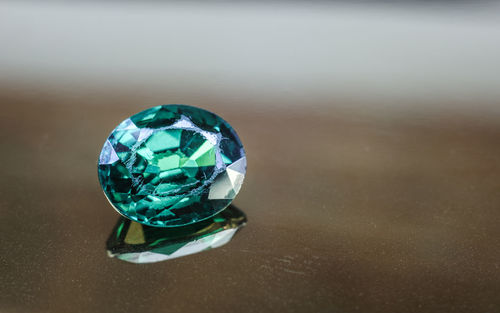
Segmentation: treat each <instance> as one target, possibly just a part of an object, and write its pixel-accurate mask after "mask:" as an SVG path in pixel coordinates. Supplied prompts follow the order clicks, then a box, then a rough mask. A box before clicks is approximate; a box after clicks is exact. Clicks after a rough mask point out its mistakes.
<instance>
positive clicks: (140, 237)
mask: <svg viewBox="0 0 500 313" xmlns="http://www.w3.org/2000/svg"><path fill="white" fill-rule="evenodd" d="M245 223H246V216H245V214H244V213H243V212H242V211H240V210H239V209H238V208H236V207H235V206H233V205H230V206H229V207H228V208H227V209H225V210H223V211H222V212H221V213H219V214H217V215H215V216H213V217H212V218H209V219H206V220H204V221H201V222H199V223H196V224H191V225H187V226H181V227H175V228H172V227H169V228H159V227H151V226H146V225H142V224H139V223H137V222H134V221H131V220H129V219H126V218H124V217H121V218H120V219H119V220H118V223H117V224H116V226H115V228H114V229H113V232H112V233H111V235H110V236H109V238H108V241H107V243H106V249H107V251H108V255H109V256H110V257H116V258H118V259H120V260H124V261H127V262H132V263H153V262H159V261H164V260H169V259H173V258H178V257H182V256H186V255H189V254H194V253H198V252H202V251H206V250H209V249H214V248H217V247H220V246H222V245H224V244H226V243H228V242H229V241H230V240H231V239H232V238H233V236H234V234H235V233H236V231H237V230H238V229H240V228H241V227H243V226H244V225H245Z"/></svg>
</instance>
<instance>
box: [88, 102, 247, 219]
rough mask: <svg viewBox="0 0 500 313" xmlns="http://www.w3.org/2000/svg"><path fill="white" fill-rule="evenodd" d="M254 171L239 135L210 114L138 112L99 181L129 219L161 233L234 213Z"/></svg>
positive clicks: (109, 148) (164, 108) (119, 131)
mask: <svg viewBox="0 0 500 313" xmlns="http://www.w3.org/2000/svg"><path fill="white" fill-rule="evenodd" d="M245 172H246V157H245V151H244V149H243V145H242V144H241V141H240V139H239V138H238V135H237V134H236V132H235V131H234V129H233V128H232V127H231V126H230V125H229V124H228V123H227V122H226V121H224V120H223V119H222V118H220V117H219V116H217V115H215V114H214V113H211V112H208V111H206V110H203V109H200V108H196V107H192V106H186V105H177V104H171V105H161V106H157V107H153V108H150V109H148V110H145V111H142V112H140V113H137V114H135V115H133V116H131V117H130V118H128V119H126V120H125V121H123V122H122V123H120V124H119V125H118V126H117V127H116V128H115V129H114V130H113V131H112V132H111V134H110V135H109V137H108V139H107V140H106V142H105V143H104V146H103V148H102V151H101V154H100V156H99V165H98V175H99V181H100V183H101V186H102V188H103V190H104V193H105V194H106V196H107V198H108V200H109V201H110V202H111V204H112V205H113V206H114V208H115V209H116V210H117V211H118V212H119V213H120V214H122V215H124V216H126V217H128V218H130V219H131V220H133V221H136V222H139V223H141V224H145V225H150V226H157V227H175V226H183V225H189V224H192V223H196V222H199V221H202V220H204V219H207V218H210V217H212V216H214V215H216V214H217V213H219V212H220V211H222V210H223V209H224V208H226V207H227V206H228V205H229V204H230V203H231V201H232V200H233V199H234V197H235V196H236V194H237V193H238V192H239V190H240V188H241V185H242V183H243V179H244V177H245Z"/></svg>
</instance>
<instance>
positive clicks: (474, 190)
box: [0, 1, 500, 313]
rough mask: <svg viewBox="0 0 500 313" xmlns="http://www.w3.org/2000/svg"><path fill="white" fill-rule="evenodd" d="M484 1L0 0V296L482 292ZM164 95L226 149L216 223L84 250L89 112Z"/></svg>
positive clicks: (314, 307) (65, 299) (308, 301)
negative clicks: (193, 111)
mask: <svg viewBox="0 0 500 313" xmlns="http://www.w3.org/2000/svg"><path fill="white" fill-rule="evenodd" d="M499 16H500V3H499V2H493V1H436V2H434V1H399V2H397V1H349V2H348V1H345V2H342V1H333V2H329V1H307V2H305V1H304V2H298V1H297V2H284V1H269V2H266V1H235V2H229V1H205V2H197V1H174V2H163V1H141V2H136V1H44V2H42V1H0V105H1V110H0V122H1V123H0V146H1V147H2V150H1V151H2V152H1V153H0V169H1V172H0V174H1V175H0V220H1V222H2V227H1V229H0V238H1V245H0V312H75V313H77V312H124V311H141V312H161V311H168V312H200V311H203V312H221V311H235V310H236V311H239V312H277V311H283V312H371V313H373V312H384V313H388V312H468V313H470V312H497V311H499V310H500V297H499V294H500V272H499V268H500V263H499V260H500V247H499V245H498V242H499V239H500V228H499V227H498V225H499V223H500V211H499V208H500V192H499V190H500V180H499V179H498V178H499V177H500V145H499V144H498V143H499V138H500V60H499V57H500V19H499ZM165 103H184V104H190V105H196V106H199V107H202V108H205V109H208V110H211V111H213V112H215V113H217V114H219V115H220V116H222V117H223V118H224V119H226V120H227V121H229V122H230V123H231V125H232V126H234V128H235V129H236V130H237V132H238V134H239V135H240V137H241V139H242V141H243V144H244V145H245V148H246V151H247V153H248V172H247V176H246V178H245V183H244V185H243V187H242V189H241V192H240V194H239V195H238V197H237V198H236V199H235V201H234V204H235V205H236V206H237V207H238V208H240V209H241V210H242V211H244V212H245V213H246V215H247V217H248V224H247V226H245V227H244V228H243V229H242V230H241V231H239V232H238V233H237V235H236V236H235V238H234V239H233V240H232V241H231V242H229V243H228V244H227V245H225V246H223V247H221V248H218V249H214V250H211V251H208V252H203V253H199V254H196V255H192V256H188V257H183V258H179V259H175V260H169V261H166V262H160V263H154V264H148V265H146V264H141V265H135V264H129V263H125V262H122V261H120V260H117V259H110V258H108V256H107V255H106V250H105V242H106V240H107V238H108V236H109V234H110V233H111V231H112V228H113V227H114V225H115V223H116V219H117V218H118V216H117V215H116V213H115V211H114V210H113V209H111V207H110V206H109V204H108V202H107V201H106V199H105V197H104V195H103V194H102V191H101V189H100V186H99V184H98V180H97V175H96V162H97V156H98V154H99V152H100V150H101V148H102V144H103V142H104V140H105V138H106V137H107V135H108V134H109V132H110V131H111V130H112V129H113V128H114V127H115V126H116V125H117V124H118V123H119V122H121V121H122V120H124V119H125V118H127V117H129V116H130V115H132V114H134V113H137V112H139V111H141V110H144V109H146V108H149V107H152V106H155V105H159V104H165Z"/></svg>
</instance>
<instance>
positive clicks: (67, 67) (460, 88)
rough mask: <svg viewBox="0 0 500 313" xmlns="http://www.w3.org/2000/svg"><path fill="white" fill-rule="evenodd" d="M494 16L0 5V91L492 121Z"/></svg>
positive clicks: (311, 7)
mask: <svg viewBox="0 0 500 313" xmlns="http://www.w3.org/2000/svg"><path fill="white" fill-rule="evenodd" d="M499 16H500V5H498V3H496V2H473V1H471V3H464V2H441V3H438V4H436V3H428V2H409V3H408V2H407V3H404V4H401V3H399V4H398V3H372V2H370V3H356V4H348V3H324V2H318V3H307V2H305V3H281V2H276V3H271V4H270V3H266V2H262V3H254V2H241V3H223V2H215V3H196V2H188V3H184V2H175V3H163V2H140V3H134V2H119V1H117V2H106V3H101V2H98V1H95V2H93V1H92V2H86V1H83V2H82V1H75V2H62V1H61V2H48V3H42V2H39V1H35V2H29V1H3V2H0V45H1V46H0V82H2V83H3V84H13V83H26V84H28V83H29V84H41V85H51V86H58V85H61V86H62V85H64V86H66V88H67V87H68V86H70V87H71V86H85V87H86V88H93V87H99V88H103V87H110V88H120V87H123V86H133V87H134V88H142V89H144V90H160V89H162V88H168V89H171V90H173V89H177V90H189V89H193V88H199V89H203V90H206V91H209V92H211V93H216V94H219V95H221V94H233V95H234V94H237V95H239V96H241V97H252V96H258V95H262V94H266V95H267V96H268V97H271V98H273V97H274V98H279V99H281V100H286V99H301V100H304V101H291V103H302V104H304V105H314V103H319V102H321V101H320V100H321V99H330V98H342V99H352V100H360V101H361V102H363V101H365V100H367V99H368V100H369V101H371V102H379V103H384V104H388V105H394V106H398V105H405V103H411V105H415V104H416V103H423V104H422V105H424V104H425V103H426V104H427V105H432V104H433V103H436V102H438V101H439V102H444V103H448V104H449V105H454V103H456V104H457V105H458V104H459V103H462V104H463V103H466V104H465V105H466V106H470V107H471V108H472V109H474V110H480V109H482V110H488V111H491V110H495V111H496V112H500V18H499ZM285 102H286V101H285ZM408 105H409V104H408Z"/></svg>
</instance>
